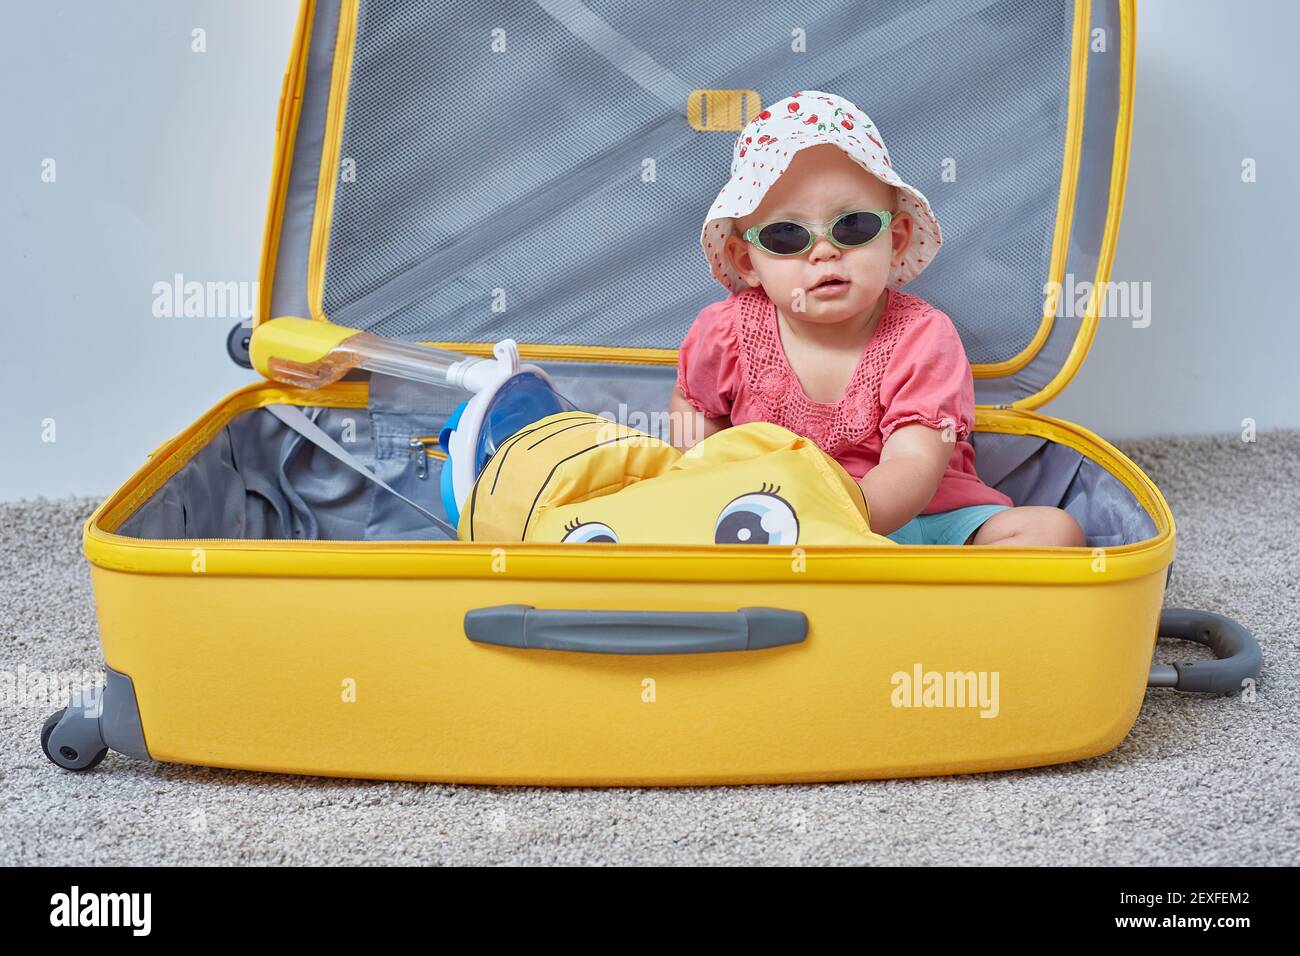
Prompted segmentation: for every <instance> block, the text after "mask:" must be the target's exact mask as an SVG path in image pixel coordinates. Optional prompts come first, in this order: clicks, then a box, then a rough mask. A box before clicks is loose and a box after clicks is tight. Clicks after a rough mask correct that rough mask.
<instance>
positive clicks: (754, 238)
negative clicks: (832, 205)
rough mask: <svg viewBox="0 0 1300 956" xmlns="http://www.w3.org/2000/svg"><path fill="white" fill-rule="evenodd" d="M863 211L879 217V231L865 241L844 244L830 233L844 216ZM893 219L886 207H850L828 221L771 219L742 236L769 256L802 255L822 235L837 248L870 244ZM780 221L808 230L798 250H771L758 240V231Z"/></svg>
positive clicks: (857, 247)
mask: <svg viewBox="0 0 1300 956" xmlns="http://www.w3.org/2000/svg"><path fill="white" fill-rule="evenodd" d="M864 212H866V213H870V214H871V215H873V216H877V217H878V218H879V219H880V232H878V233H876V234H875V235H874V236H872V237H871V238H870V239H868V240H867V241H866V242H859V243H857V244H856V245H852V244H846V243H843V242H840V241H839V240H837V239H836V238H835V237H834V236H833V235H831V233H832V232H833V231H834V230H835V227H836V226H837V225H838V224H839V222H840V220H841V219H843V218H845V217H846V216H856V215H858V214H859V213H864ZM893 219H894V213H892V212H890V211H889V210H888V209H850V210H849V211H848V212H842V213H840V214H839V215H838V216H836V217H835V218H834V219H832V220H831V221H830V222H829V223H820V222H817V223H812V222H801V221H800V220H798V219H789V218H787V219H773V220H772V221H771V222H765V223H762V224H761V225H757V226H750V227H749V228H748V229H746V230H745V236H744V238H745V241H746V242H748V243H751V244H752V245H755V246H757V247H758V248H759V249H762V250H763V251H764V252H766V253H767V254H768V255H770V256H784V257H788V256H802V255H804V254H805V253H807V252H808V250H809V249H811V248H812V247H813V246H815V245H817V240H818V239H821V238H822V237H825V238H826V240H827V241H828V242H829V243H830V244H831V245H833V246H835V247H836V248H838V249H861V248H862V247H863V246H866V245H870V244H871V243H873V242H875V241H876V240H877V239H879V238H880V237H881V236H882V235H884V234H885V233H886V232H887V231H888V230H889V224H890V223H891V222H892V221H893ZM781 222H792V223H794V224H795V225H796V226H802V227H803V228H804V229H805V230H806V231H807V232H808V245H806V246H804V247H803V248H802V249H800V250H799V251H798V252H774V251H773V250H771V249H769V248H768V247H767V246H765V245H763V243H761V242H759V240H758V234H759V233H760V232H762V231H763V230H764V229H766V228H767V227H768V226H775V225H776V224H777V223H781ZM814 226H816V227H818V228H816V229H814V228H813V227H814ZM822 226H826V228H825V229H822V228H821V227H822Z"/></svg>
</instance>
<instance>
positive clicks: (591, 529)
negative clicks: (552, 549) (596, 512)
mask: <svg viewBox="0 0 1300 956" xmlns="http://www.w3.org/2000/svg"><path fill="white" fill-rule="evenodd" d="M566 541H572V542H573V543H575V544H588V543H589V542H592V541H607V542H609V543H611V544H618V535H616V534H615V533H614V529H613V528H611V527H610V526H609V525H607V524H601V523H600V522H599V521H574V522H573V524H571V525H567V524H566V525H565V526H564V537H563V538H561V539H560V543H561V544H563V543H564V542H566Z"/></svg>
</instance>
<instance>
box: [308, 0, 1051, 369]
mask: <svg viewBox="0 0 1300 956" xmlns="http://www.w3.org/2000/svg"><path fill="white" fill-rule="evenodd" d="M547 6H548V7H550V8H551V9H552V10H554V9H555V8H556V7H557V6H559V7H564V6H566V5H565V4H563V3H558V2H556V0H548V2H547ZM569 6H572V5H569ZM580 9H581V8H580ZM585 9H586V10H588V11H590V12H591V13H594V14H595V16H596V17H598V18H599V19H600V20H603V21H604V23H605V24H607V25H608V26H609V27H611V28H612V29H613V30H614V31H616V32H617V34H619V35H621V37H622V39H623V40H624V41H626V42H627V43H630V44H632V45H633V46H634V47H636V48H637V49H639V50H640V51H641V52H642V53H643V54H644V55H645V56H647V57H649V58H651V59H652V60H653V61H655V62H657V63H658V64H660V65H661V66H662V67H663V69H664V71H665V73H664V77H663V82H662V83H658V84H657V83H655V82H654V80H653V78H650V81H649V82H646V80H645V78H644V77H638V78H637V79H633V78H631V77H629V75H628V74H627V73H626V72H624V70H623V69H620V68H619V67H618V66H615V65H613V64H611V63H610V62H609V61H607V60H606V59H604V58H603V57H602V55H601V53H599V52H597V51H596V50H594V49H593V48H592V47H591V46H590V45H589V44H588V42H586V41H584V39H580V38H579V37H578V36H575V35H574V33H572V32H570V30H569V28H568V27H566V26H565V25H564V24H562V23H561V22H560V21H559V20H557V19H556V18H555V17H553V16H552V15H550V14H549V13H547V12H546V11H545V10H543V9H542V7H541V6H535V5H531V4H524V3H520V2H502V0H488V2H482V3H474V4H455V5H444V4H417V3H397V2H393V0H388V2H379V0H363V2H362V4H361V11H360V18H359V25H358V38H357V44H356V52H355V56H354V62H353V73H352V80H351V87H350V93H349V99H348V108H347V114H346V122H345V126H344V134H343V142H342V147H341V155H342V156H343V157H347V158H350V159H351V160H353V161H354V162H355V164H356V180H355V181H354V182H340V183H339V184H338V189H337V194H336V199H335V206H334V219H333V229H332V235H331V240H330V249H329V258H328V263H327V269H326V283H325V296H324V303H325V311H326V314H327V315H328V316H329V317H330V318H332V319H333V320H334V321H337V322H340V323H343V324H347V325H352V326H356V327H359V328H366V329H370V330H373V331H377V332H380V333H383V334H387V335H395V336H399V337H403V338H415V339H426V340H446V341H458V340H466V341H494V340H497V339H501V338H504V337H507V336H511V337H514V338H516V339H518V340H520V341H523V342H548V343H556V344H580V345H618V346H651V347H662V348H675V347H677V346H678V345H679V344H680V342H681V339H682V337H683V335H684V334H685V332H686V330H687V328H688V327H689V325H690V323H691V321H692V320H693V319H694V317H695V314H696V313H697V312H698V311H699V309H701V308H702V307H703V306H705V305H707V304H708V303H709V302H712V301H715V300H716V299H718V298H721V297H722V296H723V295H725V290H724V289H722V287H721V286H719V285H717V284H716V283H715V282H714V281H713V280H712V278H711V277H710V275H709V271H708V266H707V264H706V262H705V260H704V257H703V255H702V254H701V253H700V251H699V246H698V236H699V229H700V225H701V223H702V221H703V217H704V214H705V212H706V210H707V209H708V206H709V204H710V203H711V202H712V200H713V198H714V196H715V195H716V193H717V190H718V189H719V188H720V187H721V185H722V184H723V183H724V182H725V180H726V176H727V172H728V167H729V164H730V151H731V147H732V144H733V142H734V134H732V133H699V132H696V131H694V130H692V129H691V128H690V126H689V124H688V123H687V121H686V118H685V116H684V107H685V104H684V103H681V102H676V100H675V97H669V96H667V95H666V92H667V93H670V94H671V93H672V92H673V91H675V90H677V89H678V88H679V87H681V85H682V84H684V88H686V89H692V88H697V87H698V88H705V89H756V90H758V91H759V92H760V93H761V94H762V96H763V98H764V100H765V101H768V102H770V101H773V100H775V99H778V98H780V97H782V96H785V95H788V94H789V93H791V92H794V91H795V90H797V89H800V88H820V89H826V90H831V91H833V92H837V93H840V94H842V95H844V96H847V97H848V98H849V99H851V100H854V101H855V102H857V103H858V105H859V106H860V107H862V109H864V110H865V111H866V112H868V113H869V114H870V115H871V117H872V119H873V120H874V121H875V122H876V123H877V124H878V125H879V126H880V127H881V129H882V130H883V131H884V133H885V137H886V142H887V143H888V145H889V148H890V152H891V154H892V155H893V158H894V161H895V166H896V167H897V168H898V169H899V171H900V173H901V174H902V175H903V177H904V179H906V180H908V181H909V182H911V183H913V184H914V185H915V186H916V187H917V188H919V189H920V190H921V191H922V192H924V193H925V194H926V196H927V197H928V198H929V199H930V201H931V204H932V205H933V207H934V209H935V212H936V214H937V215H938V217H939V220H940V223H941V225H942V227H943V230H944V239H945V243H944V248H943V250H942V251H941V252H940V254H939V256H938V258H937V259H936V260H935V263H934V265H933V266H932V267H931V268H929V269H928V270H927V271H926V272H925V273H924V274H923V275H922V276H921V277H920V278H918V279H917V280H916V281H915V282H913V283H911V284H910V285H909V286H908V287H907V288H908V291H911V292H915V293H916V294H918V295H921V296H923V297H924V298H926V299H928V300H929V301H930V302H932V303H933V304H935V305H936V306H938V307H939V308H941V309H943V310H944V311H946V312H947V313H948V314H949V315H950V316H952V318H953V320H954V322H955V323H956V324H957V327H958V329H959V330H960V332H961V333H962V338H963V341H964V342H965V345H966V350H967V353H968V355H969V357H970V359H971V361H972V362H976V363H985V362H992V361H998V360H1001V359H1005V358H1008V357H1010V356H1012V355H1014V354H1016V353H1018V352H1019V351H1021V350H1022V349H1023V348H1024V347H1025V346H1026V345H1027V344H1028V342H1029V341H1030V339H1031V338H1032V337H1033V334H1034V332H1035V331H1036V329H1037V326H1038V321H1039V315H1040V313H1041V308H1042V305H1041V303H1042V284H1043V282H1044V281H1045V279H1046V278H1047V267H1048V260H1049V257H1050V253H1051V239H1052V231H1053V228H1054V225H1055V217H1056V197H1057V191H1058V188H1059V178H1060V166H1061V155H1062V151H1063V148H1064V131H1065V109H1066V92H1065V91H1066V87H1067V84H1068V72H1069V41H1070V32H1071V19H1072V10H1071V9H1070V6H1069V5H1068V4H1049V3H1042V2H1041V0H966V2H960V0H931V2H928V3H926V2H921V0H907V2H904V0H897V2H890V3H879V4H862V3H857V2H842V3H831V2H816V3H798V2H795V3H783V4H780V5H776V4H772V5H767V4H754V3H741V2H736V0H724V2H717V0H715V2H710V3H707V4H703V3H700V4H696V3H690V4H646V3H643V2H641V0H632V2H627V0H591V2H589V3H587V4H586V5H585ZM795 27H801V28H803V29H804V30H805V31H806V34H807V43H808V47H807V49H808V52H806V53H802V54H799V53H792V52H790V34H791V30H792V28H795ZM494 29H501V30H504V31H505V38H506V52H504V53H493V52H492V51H491V49H490V42H491V37H492V31H493V30H494ZM623 65H626V62H624V64H623ZM647 157H648V158H653V159H654V161H655V165H656V181H655V182H653V183H645V182H642V181H641V170H642V160H643V159H645V158H647ZM946 158H951V159H952V160H954V161H955V163H956V182H950V183H945V182H942V181H941V177H942V174H943V161H944V159H946ZM498 288H499V289H503V290H504V294H505V306H506V308H505V311H504V312H494V311H492V308H491V306H492V293H493V290H494V289H498Z"/></svg>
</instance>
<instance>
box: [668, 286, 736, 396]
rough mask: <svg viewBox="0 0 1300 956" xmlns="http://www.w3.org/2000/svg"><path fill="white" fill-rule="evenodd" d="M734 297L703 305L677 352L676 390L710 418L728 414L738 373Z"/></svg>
mask: <svg viewBox="0 0 1300 956" xmlns="http://www.w3.org/2000/svg"><path fill="white" fill-rule="evenodd" d="M735 299H736V297H735V296H734V295H731V296H728V297H727V298H725V299H723V300H722V301H720V302H714V303H713V304H712V305H708V306H705V307H704V308H703V309H701V310H700V313H699V315H697V316H696V317H695V322H694V323H693V324H692V325H691V327H690V330H689V331H688V332H687V333H686V338H684V339H683V340H682V344H681V347H680V348H679V349H678V352H677V387H678V388H680V389H681V390H682V394H683V395H685V396H686V400H687V401H688V402H690V403H691V405H692V406H694V407H695V408H696V409H698V410H699V411H702V412H703V413H704V414H705V415H707V416H709V417H710V418H722V417H724V416H727V415H730V414H731V407H732V404H733V403H734V402H735V400H736V389H737V386H738V384H739V379H740V373H739V367H738V356H737V348H738V346H739V340H738V338H737V334H736V307H735V304H736V303H735Z"/></svg>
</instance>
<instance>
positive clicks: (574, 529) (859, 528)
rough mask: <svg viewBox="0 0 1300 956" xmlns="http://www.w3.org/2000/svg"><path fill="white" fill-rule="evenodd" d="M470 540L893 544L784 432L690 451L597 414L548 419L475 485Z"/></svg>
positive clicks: (843, 485) (765, 431)
mask: <svg viewBox="0 0 1300 956" xmlns="http://www.w3.org/2000/svg"><path fill="white" fill-rule="evenodd" d="M457 533H458V536H459V538H460V539H461V540H462V541H552V542H558V541H573V542H613V543H619V542H621V543H624V544H768V545H780V546H786V547H791V546H794V545H796V544H803V545H807V544H820V545H854V546H862V545H893V544H894V542H893V541H891V540H890V539H889V538H886V537H884V536H883V535H878V534H875V533H873V532H872V530H871V526H870V515H869V513H868V511H867V502H866V498H865V497H864V496H863V494H862V489H861V488H860V487H859V486H858V484H857V482H856V481H854V480H853V478H852V477H851V476H850V475H849V474H848V472H846V471H845V470H844V468H843V467H842V466H841V465H840V464H839V462H837V461H835V459H833V458H831V457H830V456H829V455H827V454H826V453H825V452H823V451H822V450H821V449H820V448H818V447H817V445H815V444H814V443H813V442H811V441H809V440H808V439H806V438H803V437H801V436H799V435H796V434H795V433H794V432H791V431H789V430H787V429H785V428H782V427H781V426H780V425H773V424H771V423H769V422H750V423H748V424H745V425H737V426H734V427H731V428H725V429H723V430H722V431H719V432H716V433H714V434H713V435H710V436H709V437H708V438H706V439H704V440H703V441H701V442H700V443H699V444H697V445H695V446H694V447H692V448H691V449H690V450H689V451H687V452H685V453H682V452H680V451H678V450H677V449H676V448H674V447H673V446H672V445H669V444H667V443H666V442H663V441H660V440H659V439H657V438H654V437H652V436H650V435H647V434H645V433H644V432H641V431H637V430H636V429H633V428H628V427H626V426H624V425H619V424H617V423H615V422H612V421H610V420H608V419H606V418H602V417H600V416H598V415H593V414H590V413H588V412H559V413H556V414H554V415H549V416H547V417H546V418H543V419H541V420H539V421H537V422H534V423H533V424H532V425H530V426H529V427H527V428H524V429H522V430H520V431H519V432H518V433H516V434H514V435H512V436H510V438H509V439H508V440H507V441H506V442H505V443H503V444H502V445H501V447H500V448H498V449H497V450H496V453H495V454H493V456H492V459H491V460H490V461H489V462H488V464H487V466H486V467H485V468H484V469H483V471H482V473H481V474H480V475H479V476H478V478H477V479H476V480H475V482H474V488H473V490H472V492H471V493H470V497H469V501H468V502H466V507H465V508H464V509H463V510H462V513H461V516H460V523H459V526H458V528H457Z"/></svg>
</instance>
